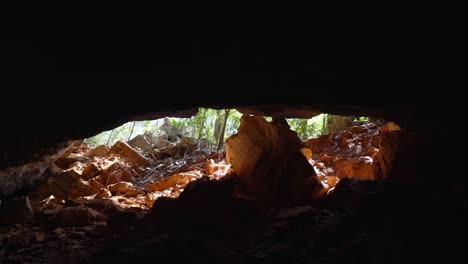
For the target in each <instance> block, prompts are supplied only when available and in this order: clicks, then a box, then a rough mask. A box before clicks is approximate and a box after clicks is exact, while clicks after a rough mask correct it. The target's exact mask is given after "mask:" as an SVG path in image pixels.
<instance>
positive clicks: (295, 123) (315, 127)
mask: <svg viewBox="0 0 468 264" xmlns="http://www.w3.org/2000/svg"><path fill="white" fill-rule="evenodd" d="M324 120H326V114H320V115H318V116H314V117H312V118H310V119H304V118H288V119H287V121H288V124H289V126H290V127H291V129H292V130H294V131H296V132H297V135H298V136H299V138H300V139H302V140H306V139H309V138H314V137H318V136H319V135H321V134H325V133H324V132H326V125H325V124H326V121H324Z"/></svg>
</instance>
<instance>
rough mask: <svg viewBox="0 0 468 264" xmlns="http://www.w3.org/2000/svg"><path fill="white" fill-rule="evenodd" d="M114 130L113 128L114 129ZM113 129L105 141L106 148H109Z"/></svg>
mask: <svg viewBox="0 0 468 264" xmlns="http://www.w3.org/2000/svg"><path fill="white" fill-rule="evenodd" d="M114 129H115V128H114ZM114 129H112V130H111V132H110V134H109V138H108V139H107V143H106V146H109V143H110V140H111V137H112V134H113V133H114Z"/></svg>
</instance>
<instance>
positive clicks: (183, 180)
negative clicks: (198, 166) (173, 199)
mask: <svg viewBox="0 0 468 264" xmlns="http://www.w3.org/2000/svg"><path fill="white" fill-rule="evenodd" d="M195 178H196V177H195V176H194V175H190V174H187V173H177V174H174V175H171V176H169V177H167V178H164V179H162V180H159V181H156V182H155V183H152V184H149V185H148V186H146V191H147V192H155V191H164V190H166V189H168V188H184V187H185V186H186V185H187V184H188V183H189V182H190V181H192V180H193V179H195Z"/></svg>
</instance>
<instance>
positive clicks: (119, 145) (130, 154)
mask: <svg viewBox="0 0 468 264" xmlns="http://www.w3.org/2000/svg"><path fill="white" fill-rule="evenodd" d="M109 154H118V155H119V156H121V157H122V158H124V159H128V160H130V161H132V162H134V163H135V164H137V165H139V166H142V167H148V166H149V165H150V162H149V160H148V159H147V158H145V157H144V156H143V155H141V154H140V153H138V151H136V150H135V149H133V148H132V147H130V146H129V145H128V144H127V143H125V142H123V141H117V142H116V143H115V144H114V146H112V148H111V149H110V150H109Z"/></svg>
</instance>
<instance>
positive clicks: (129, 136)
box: [127, 121, 135, 142]
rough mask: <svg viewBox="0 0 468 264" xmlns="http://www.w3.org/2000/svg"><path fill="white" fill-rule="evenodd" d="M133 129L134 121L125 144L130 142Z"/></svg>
mask: <svg viewBox="0 0 468 264" xmlns="http://www.w3.org/2000/svg"><path fill="white" fill-rule="evenodd" d="M134 128H135V121H133V124H132V128H131V129H130V134H129V135H128V138H127V142H128V141H129V140H130V138H131V137H132V134H133V129H134Z"/></svg>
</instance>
